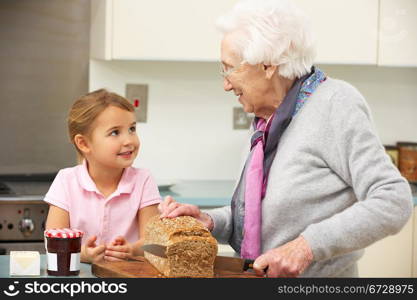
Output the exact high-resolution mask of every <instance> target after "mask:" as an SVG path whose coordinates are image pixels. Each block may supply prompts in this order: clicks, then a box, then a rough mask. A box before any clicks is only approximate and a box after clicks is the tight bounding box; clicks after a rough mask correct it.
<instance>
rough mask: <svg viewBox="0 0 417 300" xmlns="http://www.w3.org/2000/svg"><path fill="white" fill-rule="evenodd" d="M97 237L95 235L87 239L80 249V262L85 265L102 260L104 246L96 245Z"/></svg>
mask: <svg viewBox="0 0 417 300" xmlns="http://www.w3.org/2000/svg"><path fill="white" fill-rule="evenodd" d="M96 240H97V237H96V236H95V235H93V236H91V237H90V238H88V240H87V243H86V244H85V245H83V246H82V247H81V261H82V262H87V263H90V264H91V263H95V262H99V261H102V260H103V259H104V251H105V250H106V246H104V245H100V246H97V245H96Z"/></svg>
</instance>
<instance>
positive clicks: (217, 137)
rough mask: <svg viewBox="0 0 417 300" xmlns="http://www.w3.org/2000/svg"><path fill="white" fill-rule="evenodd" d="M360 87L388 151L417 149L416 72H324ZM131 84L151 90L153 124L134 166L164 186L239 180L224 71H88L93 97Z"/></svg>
mask: <svg viewBox="0 0 417 300" xmlns="http://www.w3.org/2000/svg"><path fill="white" fill-rule="evenodd" d="M321 68H322V69H324V70H325V71H326V72H327V73H328V74H329V75H330V76H331V77H334V78H339V79H344V80H346V81H348V82H350V83H351V84H353V85H354V86H356V87H357V88H358V89H359V90H360V91H361V92H362V94H363V95H364V96H365V97H366V99H367V100H368V103H369V105H370V107H371V109H372V111H373V115H374V120H375V123H376V128H377V130H378V132H379V134H380V137H381V140H382V142H383V143H384V144H393V143H395V142H396V141H399V140H410V141H417V130H416V129H417V69H416V68H381V67H364V66H344V65H343V66H341V65H338V66H334V65H324V66H321ZM127 83H147V84H149V95H148V98H149V102H148V121H147V123H139V126H138V129H139V131H138V132H139V137H140V139H141V141H142V148H141V152H140V154H139V156H138V159H137V160H136V162H135V166H140V167H146V168H149V169H151V171H152V173H153V174H154V176H155V177H156V178H161V179H233V178H236V177H237V176H238V175H239V173H240V159H241V153H242V148H243V145H244V143H245V141H246V139H247V138H248V134H247V132H246V131H244V130H233V128H232V109H233V107H235V106H239V105H240V104H239V103H238V102H237V100H236V97H235V96H234V95H233V94H232V93H225V92H224V91H223V84H222V80H221V78H220V75H219V65H218V64H216V63H207V62H149V61H146V62H138V61H99V60H91V63H90V90H95V89H98V88H102V87H105V88H108V89H110V90H112V91H114V92H116V93H119V94H121V95H125V85H126V84H127Z"/></svg>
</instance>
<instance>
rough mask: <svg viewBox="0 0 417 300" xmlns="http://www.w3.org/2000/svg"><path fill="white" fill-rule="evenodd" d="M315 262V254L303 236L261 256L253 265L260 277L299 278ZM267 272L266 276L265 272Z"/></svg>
mask: <svg viewBox="0 0 417 300" xmlns="http://www.w3.org/2000/svg"><path fill="white" fill-rule="evenodd" d="M312 261H313V252H312V251H311V248H310V246H309V245H308V243H307V241H306V240H305V239H304V237H303V236H299V237H298V238H296V239H295V240H293V241H291V242H288V243H286V244H285V245H283V246H281V247H278V248H275V249H271V250H269V251H267V252H265V253H264V254H262V255H260V256H259V257H258V258H257V259H256V260H255V262H254V264H253V269H254V270H255V272H256V274H257V275H259V276H265V275H266V276H267V277H298V276H299V275H300V274H302V273H303V272H304V270H305V269H307V267H308V266H309V265H310V264H311V262H312ZM265 269H267V270H266V274H265V272H264V271H263V270H265Z"/></svg>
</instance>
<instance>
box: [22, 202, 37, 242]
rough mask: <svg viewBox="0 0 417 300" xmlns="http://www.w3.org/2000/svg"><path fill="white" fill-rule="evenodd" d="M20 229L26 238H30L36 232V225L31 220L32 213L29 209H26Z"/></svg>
mask: <svg viewBox="0 0 417 300" xmlns="http://www.w3.org/2000/svg"><path fill="white" fill-rule="evenodd" d="M19 229H20V231H21V232H22V234H23V235H24V236H25V237H28V236H30V235H31V234H32V233H33V231H34V230H35V224H34V223H33V220H32V219H31V218H30V211H29V209H28V208H25V210H24V212H23V219H22V220H20V222H19Z"/></svg>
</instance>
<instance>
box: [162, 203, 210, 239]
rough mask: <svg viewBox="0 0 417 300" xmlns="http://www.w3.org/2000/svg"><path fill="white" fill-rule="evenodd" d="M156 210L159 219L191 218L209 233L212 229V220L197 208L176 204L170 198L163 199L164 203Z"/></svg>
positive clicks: (190, 205)
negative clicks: (201, 224) (158, 213)
mask: <svg viewBox="0 0 417 300" xmlns="http://www.w3.org/2000/svg"><path fill="white" fill-rule="evenodd" d="M158 210H159V212H160V213H161V215H160V217H161V218H175V217H179V216H191V217H194V218H196V219H197V220H199V221H200V222H201V223H203V225H204V226H205V227H206V228H208V229H209V230H210V231H211V230H212V229H213V226H214V224H213V220H212V219H211V217H210V216H209V215H208V214H206V213H203V212H202V211H201V210H200V209H199V208H198V206H196V205H192V204H183V203H178V202H176V201H175V200H174V198H172V197H171V196H167V197H165V199H164V201H163V202H161V203H159V205H158Z"/></svg>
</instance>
